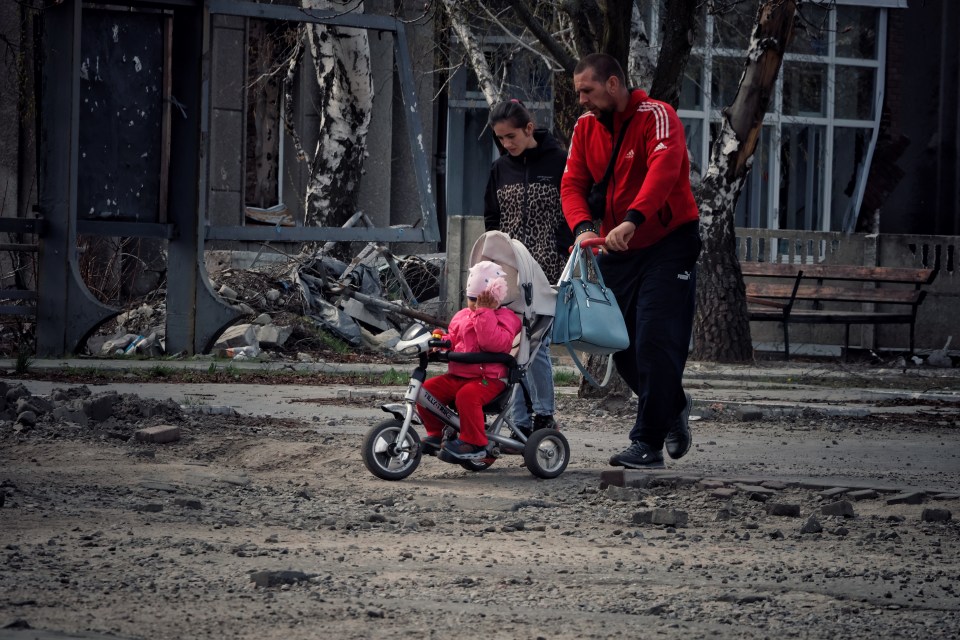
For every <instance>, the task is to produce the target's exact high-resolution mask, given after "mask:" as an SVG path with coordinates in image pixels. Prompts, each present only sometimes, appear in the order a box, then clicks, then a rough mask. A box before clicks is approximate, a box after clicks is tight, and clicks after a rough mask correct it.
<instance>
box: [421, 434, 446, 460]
mask: <svg viewBox="0 0 960 640" xmlns="http://www.w3.org/2000/svg"><path fill="white" fill-rule="evenodd" d="M441 444H443V438H442V437H440V436H424V438H423V439H422V440H420V450H421V451H423V453H424V454H425V455H428V456H435V455H437V452H438V451H440V445H441Z"/></svg>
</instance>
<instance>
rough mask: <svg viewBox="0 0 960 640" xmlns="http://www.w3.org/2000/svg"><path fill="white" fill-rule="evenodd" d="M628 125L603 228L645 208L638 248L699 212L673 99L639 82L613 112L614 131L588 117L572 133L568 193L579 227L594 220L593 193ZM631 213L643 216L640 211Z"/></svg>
mask: <svg viewBox="0 0 960 640" xmlns="http://www.w3.org/2000/svg"><path fill="white" fill-rule="evenodd" d="M625 125H627V126H628V127H629V128H628V129H627V133H626V135H625V136H624V139H623V143H622V144H621V147H620V152H619V154H618V156H617V161H616V165H615V166H614V171H613V175H612V176H611V178H610V182H609V184H608V185H607V208H606V213H605V214H604V218H603V222H602V224H601V225H600V235H606V232H608V231H609V230H611V229H613V228H614V227H615V226H617V225H618V224H620V223H621V222H623V221H624V219H625V218H626V216H627V212H628V211H630V210H633V211H638V212H640V213H641V214H642V215H643V218H644V219H643V222H642V223H640V224H638V226H637V230H636V232H635V233H634V234H633V238H631V240H630V248H631V249H640V248H643V247H649V246H650V245H652V244H654V243H656V242H657V241H658V240H660V239H661V238H663V237H664V236H666V235H667V234H669V233H670V232H671V231H673V230H674V229H676V228H677V227H679V226H681V225H683V224H686V223H688V222H692V221H694V220H697V219H698V217H699V211H698V209H697V203H696V202H695V201H694V199H693V192H692V191H691V188H690V160H689V158H688V157H687V145H686V138H685V136H684V132H683V125H682V123H681V122H680V117H679V116H678V115H677V112H676V111H674V109H673V107H671V106H670V105H668V104H667V103H665V102H660V101H659V100H654V99H652V98H650V97H649V96H647V94H646V92H645V91H643V90H641V89H634V90H633V91H631V92H630V102H629V103H628V105H627V108H626V109H624V110H623V111H622V112H616V113H614V114H613V131H612V132H611V131H610V130H609V129H608V128H607V127H606V126H605V125H604V124H602V123H601V122H600V120H599V119H598V118H597V117H596V116H594V114H593V113H585V114H583V115H582V116H580V118H579V119H578V120H577V124H576V125H575V126H574V129H573V136H572V138H571V140H570V152H569V154H568V155H567V166H566V169H565V170H564V174H563V179H562V180H561V183H560V198H561V202H562V204H563V214H564V216H565V217H566V219H567V223H568V224H569V225H570V228H571V229H576V228H577V225H579V224H581V223H584V222H590V221H591V220H592V219H591V217H590V211H589V209H588V208H587V200H586V197H587V192H588V191H589V190H590V187H591V186H592V185H593V184H594V183H595V182H600V180H601V179H603V174H604V172H605V171H606V170H607V165H608V164H609V163H610V155H611V153H613V146H614V144H615V142H616V140H617V138H619V136H620V129H621V127H623V126H625ZM631 219H632V220H633V221H634V222H637V220H636V219H634V216H631Z"/></svg>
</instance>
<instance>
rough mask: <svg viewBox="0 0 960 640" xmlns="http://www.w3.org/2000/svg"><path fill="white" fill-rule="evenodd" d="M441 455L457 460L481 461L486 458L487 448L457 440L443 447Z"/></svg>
mask: <svg viewBox="0 0 960 640" xmlns="http://www.w3.org/2000/svg"><path fill="white" fill-rule="evenodd" d="M443 453H445V454H447V455H448V456H450V457H452V458H456V459H457V460H483V459H484V458H486V457H487V448H486V447H481V446H479V445H475V444H470V443H469V442H464V441H463V440H461V439H459V438H457V439H456V440H454V441H453V442H448V443H447V444H445V445H443Z"/></svg>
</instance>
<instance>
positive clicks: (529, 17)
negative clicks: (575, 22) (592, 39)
mask: <svg viewBox="0 0 960 640" xmlns="http://www.w3.org/2000/svg"><path fill="white" fill-rule="evenodd" d="M510 6H511V7H512V8H513V10H514V11H516V12H517V15H518V16H520V20H522V21H523V24H524V26H526V27H527V29H529V30H530V33H532V34H533V35H534V36H535V37H536V38H537V40H538V41H539V42H540V44H542V45H543V47H544V49H546V50H547V51H548V52H549V53H550V55H551V56H553V59H554V60H555V61H556V62H557V64H559V65H560V66H561V67H562V68H563V71H564V72H565V73H567V74H568V75H572V74H573V69H574V67H576V66H577V61H576V59H574V57H573V56H572V55H570V52H569V51H567V50H566V49H565V48H564V47H563V45H561V44H560V43H559V42H557V40H556V39H555V38H554V37H553V35H552V34H551V33H550V32H549V31H547V30H546V29H544V27H543V22H542V21H540V20H537V18H536V17H535V16H534V15H533V13H531V12H530V9H529V8H528V7H527V5H526V3H525V2H523V1H522V0H510Z"/></svg>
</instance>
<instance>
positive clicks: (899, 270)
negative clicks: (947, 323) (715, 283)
mask: <svg viewBox="0 0 960 640" xmlns="http://www.w3.org/2000/svg"><path fill="white" fill-rule="evenodd" d="M740 270H741V272H742V273H743V275H744V276H745V277H760V278H790V279H795V278H796V277H797V273H798V272H800V271H802V272H803V280H804V281H811V280H818V281H827V280H845V281H848V282H875V283H878V284H879V283H888V284H912V285H915V286H916V287H919V286H921V285H927V284H930V283H932V282H933V281H934V279H936V277H937V270H936V269H927V268H923V269H921V268H917V269H914V268H910V267H858V266H851V265H836V264H830V265H825V264H821V265H807V264H781V263H773V262H743V263H741V264H740Z"/></svg>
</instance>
